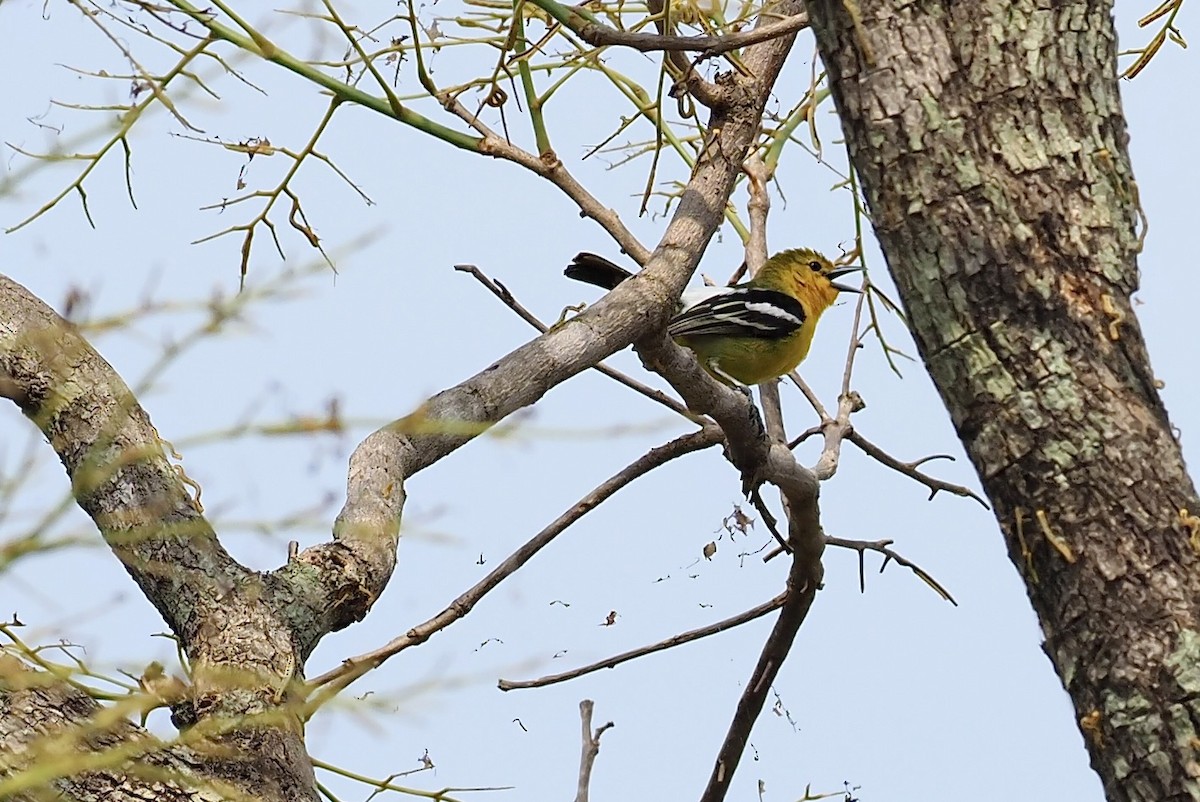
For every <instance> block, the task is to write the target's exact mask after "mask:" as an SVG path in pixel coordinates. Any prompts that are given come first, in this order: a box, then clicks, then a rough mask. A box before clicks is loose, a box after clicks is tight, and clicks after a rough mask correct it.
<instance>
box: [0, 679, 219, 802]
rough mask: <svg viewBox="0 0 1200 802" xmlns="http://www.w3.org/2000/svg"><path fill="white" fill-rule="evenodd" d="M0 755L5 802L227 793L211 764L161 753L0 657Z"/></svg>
mask: <svg viewBox="0 0 1200 802" xmlns="http://www.w3.org/2000/svg"><path fill="white" fill-rule="evenodd" d="M0 755H3V756H4V758H3V760H0V797H3V798H5V799H12V798H14V796H13V795H17V794H25V795H27V796H26V797H25V798H28V799H34V798H37V799H42V798H46V797H47V795H49V794H54V795H56V796H54V798H56V799H57V798H59V797H58V796H57V795H58V794H61V795H62V797H63V798H67V799H79V800H111V802H144V800H147V799H155V800H162V802H200V801H201V800H210V799H212V798H214V795H215V794H217V793H218V791H217V789H221V790H224V791H230V790H232V789H231V788H230V787H229V785H228V784H227V783H225V782H224V781H223V780H222V779H221V776H222V772H221V771H220V770H219V768H218V767H219V766H220V764H221V763H222V762H224V761H222V760H220V759H218V757H217V756H210V757H204V756H203V755H201V754H199V753H197V752H194V751H193V750H190V749H186V748H183V747H180V746H172V747H168V746H167V745H164V744H162V743H161V742H159V741H158V740H156V739H155V738H154V737H153V736H152V735H150V734H149V733H147V732H146V731H145V730H144V729H142V728H141V727H137V726H135V725H133V724H131V723H130V722H129V721H128V720H126V719H125V718H124V717H119V716H117V717H114V716H113V715H112V711H110V710H106V709H104V708H101V707H99V706H98V705H97V704H96V702H95V701H94V700H93V699H92V698H91V697H90V696H88V695H87V694H86V693H84V692H83V691H82V690H80V689H78V688H76V687H74V686H72V685H70V684H68V683H67V682H65V681H63V680H60V679H57V678H55V677H53V676H51V675H50V674H47V673H44V672H36V671H33V670H30V669H29V668H26V667H24V666H23V665H22V664H21V663H20V662H19V661H18V660H16V659H15V658H12V657H7V656H3V655H0ZM16 798H21V797H16ZM226 798H234V797H226Z"/></svg>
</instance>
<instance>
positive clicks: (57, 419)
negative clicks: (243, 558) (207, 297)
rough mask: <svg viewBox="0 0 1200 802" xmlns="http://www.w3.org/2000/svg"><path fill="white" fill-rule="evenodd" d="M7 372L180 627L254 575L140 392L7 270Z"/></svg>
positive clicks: (80, 492) (3, 301) (24, 407)
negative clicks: (168, 446) (167, 445)
mask: <svg viewBox="0 0 1200 802" xmlns="http://www.w3.org/2000/svg"><path fill="white" fill-rule="evenodd" d="M0 376H3V377H4V379H3V384H4V389H5V392H4V393H3V395H4V397H6V398H11V399H12V400H14V401H15V402H16V403H17V404H18V405H19V406H20V408H21V411H22V412H23V413H25V416H26V417H28V418H29V419H30V420H32V421H33V422H34V424H36V425H37V427H38V428H39V429H40V430H41V432H42V434H44V435H45V436H46V439H47V440H48V441H49V442H50V444H51V446H53V448H54V450H55V451H56V452H57V453H58V456H59V458H60V459H61V460H62V463H63V466H64V467H65V468H66V470H67V475H68V476H69V477H70V479H71V487H72V493H73V494H74V496H75V499H76V501H77V502H78V503H79V506H80V507H82V508H83V510H84V512H86V513H87V514H88V515H89V516H91V518H92V520H93V521H95V523H96V526H97V527H98V528H99V529H100V534H101V535H102V536H103V537H104V540H105V542H106V543H108V545H109V547H110V548H111V549H112V551H113V553H114V554H115V555H116V556H117V558H118V559H119V560H120V561H121V562H122V564H123V565H124V566H125V568H126V570H127V571H129V573H130V575H132V576H133V579H134V581H136V582H137V584H138V586H139V587H140V588H141V589H142V592H143V593H145V594H146V597H147V598H148V599H149V600H150V602H151V603H152V604H153V605H154V606H155V607H156V608H158V610H159V612H160V613H162V616H163V618H164V619H166V621H167V623H168V624H169V625H170V626H171V628H172V630H174V631H175V632H176V633H179V634H183V633H185V632H187V631H188V630H189V627H190V626H193V625H195V623H196V621H197V618H198V616H199V614H200V613H201V612H202V611H203V610H206V609H211V608H212V607H213V606H215V605H216V603H217V601H218V599H219V597H221V596H223V595H224V594H225V593H226V592H227V591H228V589H229V588H230V587H232V586H233V585H234V584H235V583H236V582H238V581H239V580H240V579H241V578H243V577H244V576H246V574H247V571H246V569H245V568H243V567H242V566H241V565H239V564H238V563H237V562H236V561H235V560H234V559H233V558H232V557H230V556H229V554H228V553H227V552H226V551H225V550H224V549H223V548H222V547H221V544H220V543H219V542H218V541H217V538H216V535H215V534H214V532H213V530H212V527H211V526H210V525H209V523H208V521H207V520H205V518H204V515H203V514H202V512H201V510H200V507H199V504H198V503H197V502H196V501H193V500H192V498H191V496H190V495H189V494H188V486H187V482H188V481H190V480H187V479H186V477H185V476H184V475H183V474H182V471H181V470H179V469H178V468H176V466H174V465H172V464H171V462H170V461H169V460H168V459H167V456H166V454H165V453H164V451H163V442H162V440H161V439H160V438H159V436H158V432H157V431H155V429H154V425H153V424H152V423H151V422H150V418H149V416H148V415H147V414H146V412H145V411H144V410H143V409H142V408H141V407H140V406H139V405H138V403H137V400H136V399H135V398H134V397H133V394H132V392H131V391H130V390H129V388H128V387H127V386H126V385H125V382H123V381H122V380H121V377H120V376H118V375H117V372H116V371H115V370H113V368H112V366H111V365H109V364H108V363H107V362H106V361H104V359H103V358H102V357H101V356H100V355H99V354H98V353H96V351H95V350H94V349H93V348H92V347H91V345H89V344H88V342H87V341H86V340H85V339H84V338H83V337H82V336H80V334H79V333H78V331H76V329H75V327H74V326H72V325H71V324H70V323H68V322H67V321H65V320H63V319H62V318H61V317H59V316H58V315H57V314H56V313H55V312H54V310H52V309H51V308H50V307H48V306H47V305H46V304H44V303H43V302H42V301H41V300H39V299H38V298H36V297H35V296H34V295H33V294H32V293H30V292H29V291H28V290H26V289H25V288H24V287H22V286H21V285H20V284H18V283H17V282H15V281H13V280H12V279H10V278H7V277H6V276H3V275H0Z"/></svg>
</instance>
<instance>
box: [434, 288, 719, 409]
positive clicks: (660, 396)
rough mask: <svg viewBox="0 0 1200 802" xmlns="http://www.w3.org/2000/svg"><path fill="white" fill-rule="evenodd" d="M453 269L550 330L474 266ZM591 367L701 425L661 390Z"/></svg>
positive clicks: (598, 366)
mask: <svg viewBox="0 0 1200 802" xmlns="http://www.w3.org/2000/svg"><path fill="white" fill-rule="evenodd" d="M454 269H455V270H457V271H459V272H461V273H469V274H471V275H472V276H474V277H475V279H476V280H477V281H479V283H480V284H482V285H483V286H485V287H487V289H488V291H489V292H491V293H492V294H493V295H495V296H496V297H497V298H499V299H500V300H501V301H503V302H504V305H505V306H507V307H508V308H509V309H511V310H513V311H514V312H516V313H517V316H518V317H520V318H521V319H522V320H524V321H525V322H526V323H528V324H529V325H531V326H533V327H534V328H535V329H537V330H538V331H540V332H541V333H543V334H545V333H546V332H547V331H548V330H549V329H550V327H549V326H547V325H546V324H545V323H543V322H542V321H541V320H539V319H538V317H537V315H535V314H533V313H532V312H530V311H529V310H528V309H526V308H525V306H524V305H523V304H522V303H521V302H520V301H518V300H517V299H516V297H514V296H513V294H512V292H511V291H510V290H509V289H508V287H505V286H504V285H503V284H501V283H500V282H499V281H496V280H494V279H491V278H488V276H487V275H486V274H485V273H484V272H483V271H482V270H480V269H479V268H478V267H476V266H475V265H455V266H454ZM592 367H593V368H595V369H596V370H597V371H599V372H600V373H603V374H604V375H605V376H608V377H609V378H610V379H613V380H614V381H616V382H619V383H620V384H623V385H625V386H626V387H628V388H629V389H631V390H634V391H636V392H638V393H641V394H642V395H644V396H646V397H647V398H649V399H650V400H651V401H657V402H658V403H660V404H662V405H663V406H664V407H666V408H667V409H669V410H671V411H672V412H678V413H679V414H680V415H683V416H684V417H685V418H687V419H688V420H691V421H695V422H697V423H703V420H702V419H701V418H700V416H698V415H696V413H694V412H692V411H691V410H690V409H688V408H687V407H686V406H684V405H683V404H681V403H679V402H678V401H676V400H675V399H674V398H671V397H670V396H669V395H667V394H666V393H664V392H663V391H662V390H655V389H654V388H653V387H650V386H649V385H646V384H642V383H641V382H640V381H638V380H637V379H634V378H632V377H631V376H628V375H626V374H624V373H622V372H621V371H619V370H614V369H613V368H610V367H608V366H607V365H604V364H601V363H596V364H595V365H593V366H592Z"/></svg>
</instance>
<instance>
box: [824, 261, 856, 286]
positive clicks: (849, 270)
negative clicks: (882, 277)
mask: <svg viewBox="0 0 1200 802" xmlns="http://www.w3.org/2000/svg"><path fill="white" fill-rule="evenodd" d="M863 269H864V268H863V267H862V266H861V265H850V266H849V267H839V268H837V269H836V270H830V271H829V272H828V273H826V274H825V275H826V276H827V277H829V278H831V279H835V278H838V277H840V276H844V275H846V274H847V273H858V272H860V271H862V270H863ZM829 286H831V287H833V288H834V289H835V290H837V291H838V292H862V290H860V289H859V288H858V287H850V286H848V285H846V284H838V283H837V282H836V281H830V282H829Z"/></svg>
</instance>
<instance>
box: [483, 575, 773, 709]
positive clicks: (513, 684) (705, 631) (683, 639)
mask: <svg viewBox="0 0 1200 802" xmlns="http://www.w3.org/2000/svg"><path fill="white" fill-rule="evenodd" d="M786 596H787V594H785V593H781V594H779V595H778V596H776V597H775V598H773V599H770V600H769V601H765V602H763V603H762V604H760V605H758V606H757V607H751V608H750V609H749V610H746V611H745V612H741V613H738V614H737V615H734V616H730V617H729V618H726V619H723V620H721V621H717V622H716V623H714V624H709V625H708V626H704V627H700V628H699V629H693V630H689V631H687V632H681V633H679V634H678V635H674V636H672V637H670V638H667V639H666V640H661V641H658V642H657V643H652V644H650V645H648V646H641V647H638V648H637V649H630V650H629V651H627V652H621V653H620V654H615V655H613V656H612V657H608V658H605V659H604V660H599V661H597V662H595V663H589V664H588V665H586V666H580V667H579V668H573V669H571V670H570V671H564V672H562V673H560V674H548V675H546V676H544V677H538V678H537V679H530V680H507V679H502V680H500V682H499V683H498V685H499V688H500V690H502V691H515V690H519V689H522V688H542V687H545V686H546V685H555V684H557V683H559V682H566V681H567V680H571V679H575V678H576V677H582V676H584V675H585V674H591V673H593V672H595V671H599V670H601V669H604V668H616V667H617V666H619V665H621V663H628V662H629V661H630V660H636V659H637V658H639V657H644V656H645V655H648V654H654V653H655V652H661V651H665V650H667V649H672V648H674V647H676V646H682V645H683V644H685V643H691V642H692V641H696V640H700V639H701V638H707V637H708V636H709V635H716V634H717V633H718V632H725V631H727V630H730V629H733V628H734V627H737V626H741V625H742V624H745V623H747V622H750V621H753V620H755V619H756V618H761V617H762V616H764V615H766V614H767V613H769V612H771V611H772V610H778V609H779V608H780V607H782V606H783V602H784V599H785V598H786Z"/></svg>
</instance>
